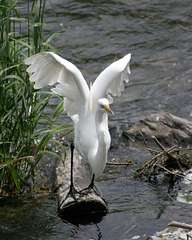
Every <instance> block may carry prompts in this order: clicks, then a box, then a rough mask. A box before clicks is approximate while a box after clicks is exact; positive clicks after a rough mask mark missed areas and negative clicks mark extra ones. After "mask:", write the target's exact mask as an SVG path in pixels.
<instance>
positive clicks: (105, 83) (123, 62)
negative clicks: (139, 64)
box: [91, 53, 131, 103]
mask: <svg viewBox="0 0 192 240" xmlns="http://www.w3.org/2000/svg"><path fill="white" fill-rule="evenodd" d="M130 59H131V54H130V53H129V54H127V55H126V56H124V57H123V58H121V59H119V60H118V61H116V62H114V63H112V64H111V65H109V66H108V67H107V68H106V69H105V70H104V71H103V72H101V73H100V75H99V76H98V77H97V79H96V80H95V82H94V84H93V86H92V88H91V95H92V98H93V99H92V102H93V103H95V102H97V101H98V99H100V98H104V97H107V98H108V100H109V102H110V103H112V102H113V97H115V96H118V97H119V96H120V95H121V92H122V91H124V81H125V82H128V81H129V78H128V74H130V68H129V64H130Z"/></svg>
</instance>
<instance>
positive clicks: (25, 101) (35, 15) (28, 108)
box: [0, 0, 67, 195]
mask: <svg viewBox="0 0 192 240" xmlns="http://www.w3.org/2000/svg"><path fill="white" fill-rule="evenodd" d="M20 2H21V1H17V0H15V1H14V0H11V1H5V0H1V3H0V4H1V6H0V30H1V33H0V34H1V35H0V194H1V195H5V194H10V193H14V192H22V191H23V189H24V188H25V187H31V186H30V184H29V180H31V179H32V180H33V182H35V175H36V174H37V172H36V166H37V164H38V162H39V161H40V159H41V158H42V156H43V154H45V153H47V152H49V153H52V154H56V153H55V152H54V151H51V150H48V148H47V144H48V142H50V141H51V142H52V144H54V145H55V146H57V148H58V149H59V151H64V149H63V147H62V145H61V144H60V142H58V141H57V140H53V138H52V136H53V135H54V134H55V133H57V132H60V131H63V130H64V131H65V129H66V128H67V126H65V125H64V124H54V122H55V120H56V119H57V118H58V117H59V115H60V113H61V111H62V104H60V105H58V107H57V108H56V109H54V110H53V111H52V117H50V115H46V114H45V113H44V109H45V108H46V107H47V105H48V104H49V101H50V99H51V98H53V97H54V95H53V94H52V93H45V92H44V93H43V94H39V92H37V91H35V90H34V89H33V84H32V83H30V82H29V77H28V75H27V74H26V66H25V65H24V60H25V59H26V57H28V56H30V55H32V54H34V53H37V52H41V51H47V50H50V48H51V50H52V51H54V48H53V47H52V46H51V45H50V40H52V39H53V38H54V37H55V36H58V35H59V34H60V33H53V34H51V35H50V36H49V37H48V38H47V39H44V38H43V34H42V33H43V19H44V12H45V3H46V2H45V1H41V0H39V1H35V0H34V1H33V2H31V1H29V0H28V2H27V1H26V3H25V5H21V3H20ZM21 12H25V16H23V15H22V14H21ZM40 122H43V123H44V127H43V128H41V129H37V125H38V124H39V123H40ZM58 157H59V155H58ZM33 186H35V188H36V189H37V184H36V183H35V184H33Z"/></svg>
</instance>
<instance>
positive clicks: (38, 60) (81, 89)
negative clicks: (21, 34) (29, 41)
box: [25, 52, 89, 120]
mask: <svg viewBox="0 0 192 240" xmlns="http://www.w3.org/2000/svg"><path fill="white" fill-rule="evenodd" d="M25 64H27V65H30V66H29V67H28V68H27V72H28V73H33V74H32V76H31V77H30V81H31V82H35V84H34V88H36V89H39V88H42V87H45V86H47V85H53V84H55V83H57V85H56V87H55V88H52V89H51V90H52V91H53V92H54V93H57V94H59V95H60V96H63V97H64V109H65V110H66V111H67V114H68V116H70V117H71V118H72V119H73V116H75V115H76V114H78V113H79V111H80V109H82V107H84V106H85V103H86V101H87V99H88V96H89V88H88V86H87V83H86V82H85V79H84V78H83V75H82V74H81V72H80V70H79V69H78V68H77V67H76V66H75V65H73V64H72V63H71V62H69V61H67V60H66V59H63V58H61V57H60V56H58V55H57V54H55V53H52V52H43V53H38V54H36V55H33V56H31V57H29V58H28V59H26V60H25ZM73 120H74V119H73Z"/></svg>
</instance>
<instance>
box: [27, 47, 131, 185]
mask: <svg viewBox="0 0 192 240" xmlns="http://www.w3.org/2000/svg"><path fill="white" fill-rule="evenodd" d="M130 59H131V54H127V55H126V56H124V57H123V58H121V59H120V60H118V61H115V62H113V63H112V64H111V65H109V66H108V67H107V68H106V69H105V70H104V71H102V72H101V73H100V75H99V76H98V77H97V79H96V80H95V82H94V83H93V84H92V85H91V86H90V88H89V87H88V85H87V83H86V81H85V79H84V77H83V75H82V73H81V72H80V70H79V69H78V68H77V67H76V66H75V65H74V64H72V63H71V62H69V61H67V60H66V59H63V58H61V57H60V56H58V55H56V54H55V53H52V52H43V53H39V54H36V55H33V56H31V57H29V58H28V59H26V61H25V64H27V65H30V66H29V67H28V69H27V72H28V73H33V74H32V75H31V77H30V81H31V82H34V83H35V84H34V88H35V89H40V88H43V87H45V86H47V85H54V84H56V87H53V88H52V89H51V90H52V91H53V92H54V93H56V94H58V95H60V96H63V98H64V110H65V111H66V112H67V114H68V116H69V117H70V118H71V119H72V121H73V126H74V135H75V148H76V150H77V151H78V152H79V154H80V155H81V156H82V157H84V158H86V159H88V161H89V163H90V166H91V168H92V171H93V178H92V181H91V184H90V187H93V183H94V177H98V176H100V175H101V174H102V172H103V170H104V168H105V165H106V162H107V154H108V150H109V147H110V142H111V137H110V134H109V130H108V113H111V114H112V113H113V112H112V111H111V109H110V107H109V104H110V103H112V101H113V97H115V96H120V95H121V92H122V91H123V90H124V81H125V82H128V81H129V79H128V74H130V68H129V63H130Z"/></svg>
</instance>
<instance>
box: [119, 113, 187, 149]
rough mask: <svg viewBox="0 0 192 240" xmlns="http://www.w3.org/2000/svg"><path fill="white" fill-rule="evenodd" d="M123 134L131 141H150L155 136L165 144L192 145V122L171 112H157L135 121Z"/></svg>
mask: <svg viewBox="0 0 192 240" xmlns="http://www.w3.org/2000/svg"><path fill="white" fill-rule="evenodd" d="M123 136H124V137H126V138H127V139H129V140H130V141H134V142H140V141H142V142H143V140H145V141H146V142H148V143H152V142H153V139H152V138H151V136H155V137H156V138H157V139H158V140H159V142H160V143H161V144H163V145H164V146H173V145H178V146H183V147H187V146H190V145H192V122H190V121H188V120H186V119H183V118H180V117H177V116H174V115H172V114H170V113H156V114H152V115H151V116H149V117H146V118H145V119H143V120H140V121H138V122H137V123H135V124H134V125H133V126H132V127H131V128H130V129H128V130H125V131H124V132H123Z"/></svg>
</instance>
